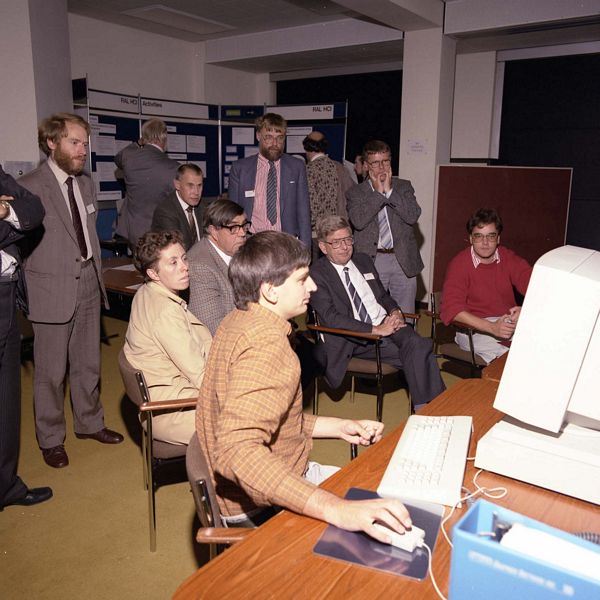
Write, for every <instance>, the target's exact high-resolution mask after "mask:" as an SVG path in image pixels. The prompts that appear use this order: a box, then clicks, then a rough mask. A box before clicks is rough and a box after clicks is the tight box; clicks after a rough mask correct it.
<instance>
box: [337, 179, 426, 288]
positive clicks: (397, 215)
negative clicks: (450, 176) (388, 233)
mask: <svg viewBox="0 0 600 600" xmlns="http://www.w3.org/2000/svg"><path fill="white" fill-rule="evenodd" d="M347 199H348V204H347V208H348V216H349V217H350V222H351V223H352V227H353V228H354V245H355V248H356V251H358V252H364V253H365V254H368V255H369V256H370V257H371V258H372V259H373V260H375V255H376V254H377V242H378V240H379V222H378V217H377V214H378V213H379V211H380V210H381V209H382V208H383V207H384V206H387V214H388V219H389V222H390V227H391V230H392V236H393V238H394V254H395V255H396V258H397V260H398V263H399V264H400V266H401V267H402V270H403V271H404V273H405V275H406V276H407V277H414V276H416V275H418V274H419V273H420V272H421V271H422V270H423V261H422V260H421V254H420V253H419V248H418V246H417V240H416V239H415V234H414V231H413V226H414V225H415V224H416V222H417V220H418V219H419V216H420V215H421V207H420V206H419V205H418V203H417V200H416V198H415V191H414V189H413V187H412V185H411V183H410V181H408V180H407V179H398V178H396V177H394V178H393V179H392V193H391V195H390V197H389V198H386V197H385V196H384V195H383V194H380V193H379V192H375V191H373V188H372V187H371V183H370V181H369V180H368V179H367V180H366V181H364V182H363V183H361V184H359V185H356V186H354V187H353V188H351V189H350V191H349V192H348V194H347Z"/></svg>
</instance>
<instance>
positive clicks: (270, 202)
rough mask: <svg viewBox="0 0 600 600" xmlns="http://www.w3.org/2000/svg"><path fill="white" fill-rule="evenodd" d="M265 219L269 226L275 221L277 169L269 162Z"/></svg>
mask: <svg viewBox="0 0 600 600" xmlns="http://www.w3.org/2000/svg"><path fill="white" fill-rule="evenodd" d="M267 218H268V219H269V223H271V225H275V222H276V221H277V168H276V167H275V163H274V162H273V161H272V160H270V161H269V175H268V176H267Z"/></svg>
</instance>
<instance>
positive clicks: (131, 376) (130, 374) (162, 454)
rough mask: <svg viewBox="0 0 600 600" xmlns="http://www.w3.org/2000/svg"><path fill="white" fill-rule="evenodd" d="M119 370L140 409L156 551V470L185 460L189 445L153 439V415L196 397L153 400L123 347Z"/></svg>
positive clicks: (192, 405)
mask: <svg viewBox="0 0 600 600" xmlns="http://www.w3.org/2000/svg"><path fill="white" fill-rule="evenodd" d="M119 370H120V372H121V378H122V379H123V384H124V385H125V393H126V394H127V397H128V398H129V399H130V400H131V402H133V404H135V405H136V406H137V408H138V411H139V417H140V422H141V425H142V427H141V430H142V431H141V437H142V471H143V477H144V487H145V489H147V490H148V518H149V527H150V551H151V552H155V551H156V506H155V493H156V489H157V484H156V473H157V471H158V470H159V469H160V468H161V467H162V466H163V465H165V464H168V463H173V462H180V463H182V464H183V462H184V460H185V455H186V450H187V446H186V445H184V444H170V443H168V442H163V441H161V440H157V439H154V437H153V435H152V416H153V414H154V413H156V412H164V411H167V410H180V409H182V408H195V407H196V403H197V401H198V399H197V398H189V399H182V400H162V401H156V402H151V401H150V394H149V392H148V386H147V385H146V380H145V378H144V374H143V373H142V371H140V370H139V369H135V368H134V367H133V366H132V365H131V364H130V362H129V361H128V360H127V358H126V357H125V353H124V352H123V349H121V352H120V353H119Z"/></svg>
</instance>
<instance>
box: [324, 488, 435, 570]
mask: <svg viewBox="0 0 600 600" xmlns="http://www.w3.org/2000/svg"><path fill="white" fill-rule="evenodd" d="M345 498H346V500H369V499H371V498H379V496H378V495H377V494H376V493H375V492H370V491H368V490H362V489H359V488H350V489H349V490H348V493H347V494H346V496H345ZM402 502H403V503H404V505H405V506H406V508H407V509H408V512H409V513H410V518H411V519H412V522H413V523H414V524H415V525H416V526H417V527H420V528H421V529H423V530H424V531H425V543H426V544H427V545H428V546H429V547H430V548H431V549H433V548H434V547H435V542H436V539H437V535H438V531H439V529H440V522H441V520H442V515H443V512H444V507H443V506H441V505H439V504H430V503H427V502H416V501H414V500H402ZM313 552H314V553H315V554H319V555H321V556H326V557H328V558H333V559H336V560H341V561H344V562H350V563H353V564H356V565H361V566H363V567H369V568H371V569H377V570H379V571H385V572H387V573H394V574H396V575H403V576H404V577H408V578H410V579H416V580H418V581H420V580H421V579H424V578H425V577H427V569H428V566H429V555H428V553H427V550H425V548H415V550H414V552H407V551H406V550H400V548H395V547H394V546H391V545H389V544H382V543H381V542H378V541H377V540H374V539H373V538H371V537H369V536H368V535H367V534H366V533H363V532H362V531H345V530H343V529H339V528H337V527H335V526H334V525H329V526H328V527H327V529H326V530H325V531H324V532H323V535H322V536H321V537H320V538H319V541H318V542H317V544H316V545H315V547H314V548H313Z"/></svg>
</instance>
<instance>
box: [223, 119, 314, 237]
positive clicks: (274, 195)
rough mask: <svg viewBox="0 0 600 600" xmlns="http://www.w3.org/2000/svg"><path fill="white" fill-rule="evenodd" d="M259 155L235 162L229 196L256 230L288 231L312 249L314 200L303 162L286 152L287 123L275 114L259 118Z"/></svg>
mask: <svg viewBox="0 0 600 600" xmlns="http://www.w3.org/2000/svg"><path fill="white" fill-rule="evenodd" d="M255 125H256V139H257V140H258V154H257V155H254V156H249V157H248V158H242V159H240V160H238V161H236V162H234V163H233V164H232V165H231V173H230V174H229V199H230V200H232V201H233V202H236V203H237V204H239V205H240V206H241V207H242V208H243V209H244V212H245V213H246V215H247V217H248V219H250V220H251V221H252V232H253V233H257V232H259V231H285V232H286V233H289V234H291V235H293V236H295V237H297V238H299V239H300V240H302V241H303V242H304V244H305V245H306V246H307V247H308V248H310V244H311V231H310V201H309V198H308V185H307V182H306V169H305V167H304V164H303V161H301V160H298V159H296V158H294V157H293V156H290V155H288V154H284V153H283V148H284V146H285V134H286V131H287V123H286V121H285V119H284V118H283V117H282V116H281V115H278V114H275V113H267V114H265V115H263V116H262V117H259V118H258V119H256V124H255Z"/></svg>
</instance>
